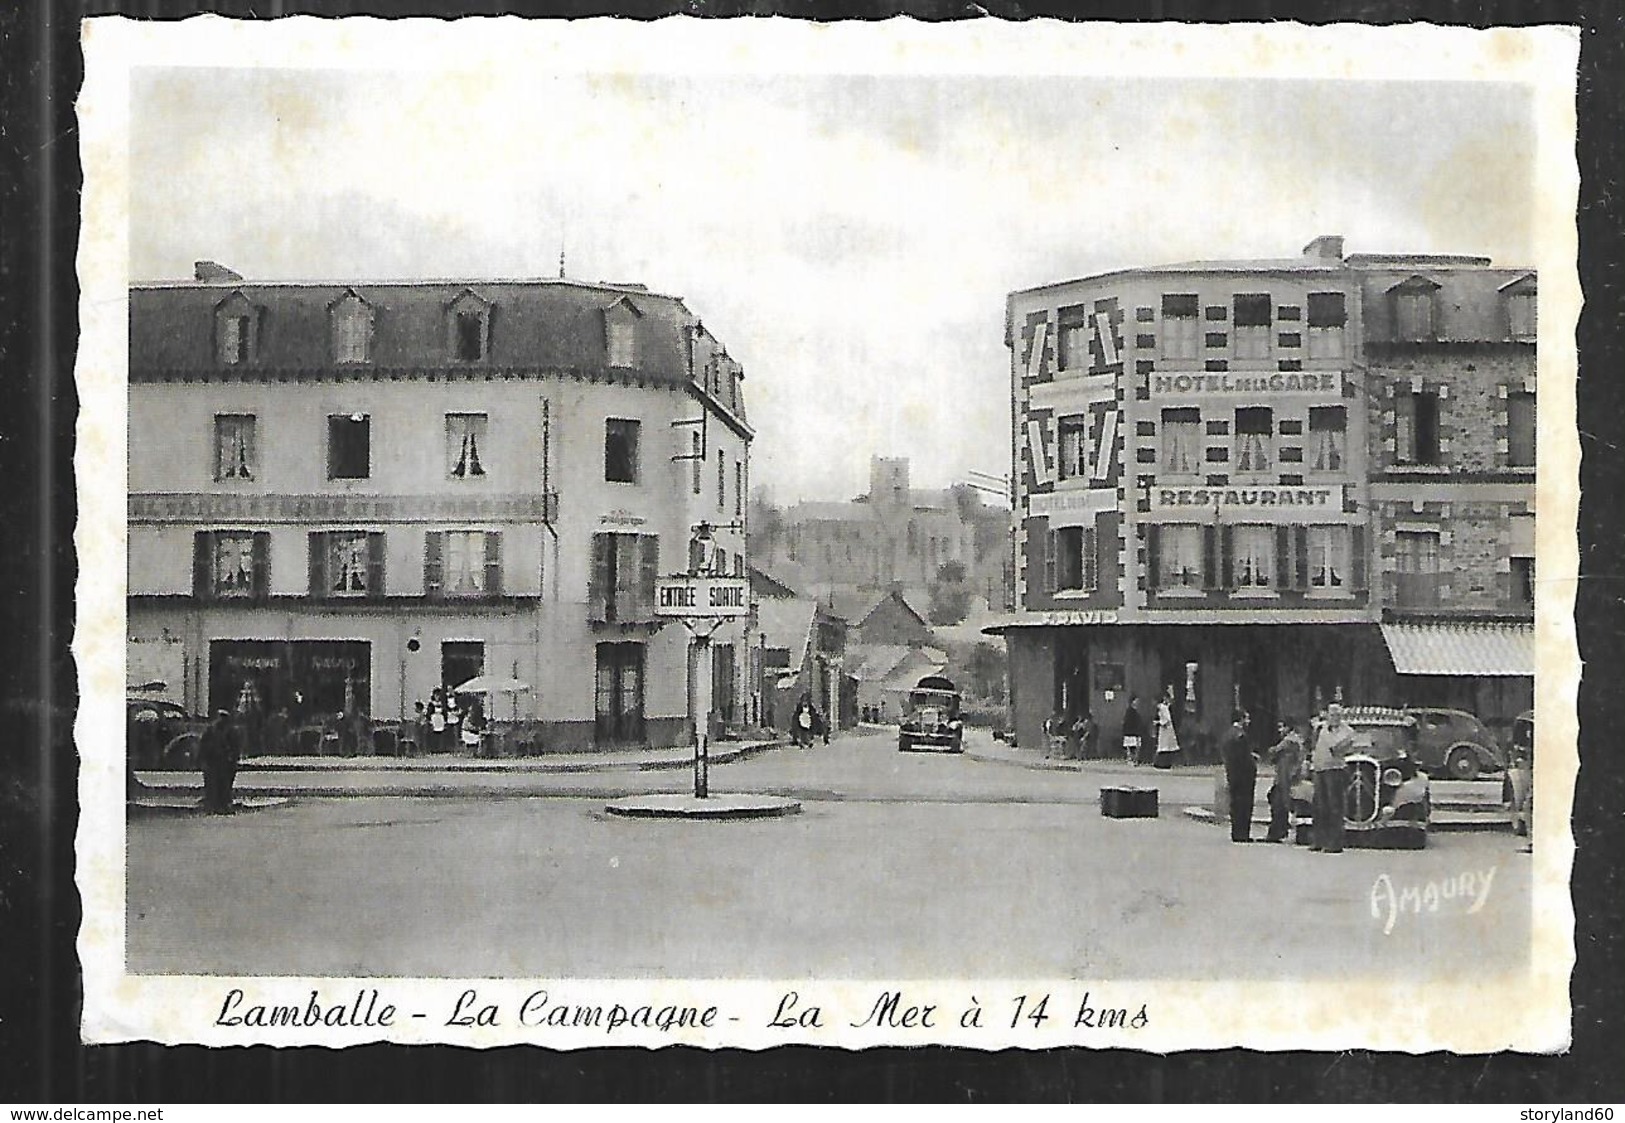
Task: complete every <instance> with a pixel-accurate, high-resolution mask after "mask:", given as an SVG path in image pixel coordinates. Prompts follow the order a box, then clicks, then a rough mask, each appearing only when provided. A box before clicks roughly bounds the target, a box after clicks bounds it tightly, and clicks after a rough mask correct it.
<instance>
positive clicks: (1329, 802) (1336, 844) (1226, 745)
mask: <svg viewBox="0 0 1625 1123" xmlns="http://www.w3.org/2000/svg"><path fill="white" fill-rule="evenodd" d="M1232 718H1233V720H1232V721H1231V724H1230V729H1229V731H1228V732H1227V733H1226V734H1225V736H1224V740H1223V743H1222V744H1221V746H1220V751H1221V759H1222V760H1223V762H1224V777H1225V784H1226V786H1227V788H1228V790H1229V801H1228V802H1229V808H1228V810H1229V815H1230V841H1232V842H1252V841H1253V837H1252V828H1253V792H1254V787H1255V785H1256V784H1257V781H1258V766H1259V764H1260V757H1261V756H1262V762H1263V763H1267V764H1268V765H1269V766H1270V767H1271V768H1272V769H1273V771H1274V776H1273V782H1272V783H1271V785H1270V789H1269V794H1268V797H1267V798H1268V800H1269V806H1270V825H1269V830H1268V831H1267V832H1266V834H1265V835H1264V841H1266V842H1285V841H1286V840H1287V836H1288V834H1289V833H1290V832H1291V828H1292V785H1293V783H1295V782H1296V781H1297V779H1298V776H1299V775H1300V774H1301V773H1302V772H1303V770H1304V769H1305V767H1307V768H1308V771H1309V772H1310V774H1311V776H1312V777H1313V780H1314V793H1315V794H1314V827H1313V830H1312V837H1311V845H1310V847H1309V849H1310V850H1313V851H1318V852H1321V853H1326V854H1338V853H1341V852H1342V850H1343V803H1344V797H1345V795H1346V793H1347V791H1348V771H1347V756H1348V753H1349V750H1350V749H1352V748H1353V746H1354V730H1353V728H1351V727H1350V726H1349V724H1348V722H1347V721H1345V720H1344V714H1343V707H1342V706H1341V705H1340V704H1338V703H1336V702H1333V703H1332V704H1331V705H1329V706H1327V707H1326V712H1325V714H1324V715H1323V716H1322V717H1320V718H1317V719H1315V720H1314V721H1311V722H1309V723H1307V724H1304V723H1300V722H1299V721H1297V720H1296V719H1293V718H1286V719H1284V720H1282V721H1281V722H1280V723H1279V724H1278V725H1277V727H1276V734H1277V738H1278V739H1277V740H1276V742H1275V744H1274V745H1272V746H1271V747H1270V748H1268V749H1267V750H1265V751H1264V752H1263V753H1262V754H1259V753H1257V752H1255V750H1254V748H1253V740H1252V735H1251V733H1250V731H1249V726H1250V725H1251V718H1250V717H1249V715H1248V713H1247V711H1246V710H1243V709H1238V710H1236V711H1235V713H1234V714H1233V715H1232Z"/></svg>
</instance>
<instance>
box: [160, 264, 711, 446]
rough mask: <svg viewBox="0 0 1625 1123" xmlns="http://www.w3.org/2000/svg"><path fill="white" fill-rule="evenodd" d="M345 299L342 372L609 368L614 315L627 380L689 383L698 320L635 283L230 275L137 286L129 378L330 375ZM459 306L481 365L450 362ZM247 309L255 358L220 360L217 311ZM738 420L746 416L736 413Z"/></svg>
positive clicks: (697, 373) (699, 356)
mask: <svg viewBox="0 0 1625 1123" xmlns="http://www.w3.org/2000/svg"><path fill="white" fill-rule="evenodd" d="M352 293H353V294H354V295H355V296H356V297H359V298H360V299H361V300H362V301H364V302H365V303H366V305H367V306H368V307H369V308H370V310H371V314H372V333H371V345H370V349H369V355H368V360H367V362H366V363H364V364H359V363H358V364H343V367H344V368H345V369H352V370H354V371H355V372H356V373H357V374H359V373H361V371H371V372H374V373H375V374H397V373H402V372H405V373H411V372H416V371H445V370H448V369H455V368H462V369H466V370H468V371H470V372H474V371H486V372H503V373H516V374H522V373H527V372H543V373H546V372H565V373H569V372H590V371H602V370H606V369H608V367H609V343H608V329H607V323H608V321H609V320H610V319H614V318H620V319H623V320H629V321H631V322H632V324H633V332H634V337H635V353H636V359H635V364H634V367H633V368H631V369H629V370H628V371H627V373H628V374H630V375H631V376H632V377H635V378H637V379H639V380H641V381H644V382H655V383H673V384H675V383H685V382H689V381H691V374H690V370H689V353H688V339H689V336H690V335H691V333H692V332H693V331H694V327H695V325H696V324H697V322H698V320H697V317H695V316H694V314H693V313H692V312H690V311H689V310H688V308H687V307H685V306H684V304H683V302H682V300H681V299H679V298H677V297H672V296H665V295H661V294H659V293H654V292H650V291H648V290H647V289H644V288H643V287H641V286H635V285H610V284H592V283H587V282H578V281H570V280H447V281H404V282H402V281H386V282H375V283H374V282H357V283H354V284H347V283H342V282H288V281H271V282H264V281H262V282H255V281H239V280H235V279H227V280H219V281H200V282H193V281H187V282H174V283H156V284H138V285H133V286H132V287H131V289H130V375H131V379H132V380H133V381H143V380H147V381H150V380H155V379H165V378H197V379H201V378H211V377H218V378H231V379H244V378H258V377H265V376H266V375H276V376H287V375H301V374H322V373H327V372H331V371H333V370H334V369H335V368H336V367H339V366H340V364H337V363H336V362H335V360H334V356H333V334H332V326H331V315H332V308H333V307H334V305H335V304H337V303H338V302H340V301H342V300H344V299H345V298H346V297H347V296H349V294H352ZM454 307H455V308H456V309H484V310H487V312H488V332H487V337H486V338H487V344H486V351H485V354H484V356H483V357H482V358H480V359H477V360H472V361H459V360H456V359H454V358H453V357H452V354H451V332H450V328H449V326H448V325H449V319H450V317H451V315H452V313H453V310H454ZM245 308H246V309H249V310H251V312H252V315H253V319H254V324H255V327H254V332H255V346H254V349H253V355H252V358H251V359H250V360H249V361H247V362H242V363H237V364H230V365H227V364H222V363H221V362H220V361H219V357H218V354H217V336H216V330H217V329H216V319H217V311H219V310H223V309H224V310H236V312H234V314H240V313H241V311H242V310H243V309H245ZM713 349H718V350H720V345H719V344H716V343H715V342H714V341H713V340H711V339H710V337H709V336H708V335H707V336H704V337H703V338H702V339H701V340H700V341H699V342H698V343H697V344H696V345H695V351H694V371H693V373H692V380H693V381H699V382H702V383H703V380H704V370H703V364H704V363H705V362H706V360H707V359H708V358H709V357H710V356H711V353H712V350H713ZM730 362H731V360H730ZM741 377H742V375H741ZM725 395H726V391H724V396H725ZM736 413H737V414H738V415H739V416H742V415H743V409H742V408H741V409H739V410H737V411H736Z"/></svg>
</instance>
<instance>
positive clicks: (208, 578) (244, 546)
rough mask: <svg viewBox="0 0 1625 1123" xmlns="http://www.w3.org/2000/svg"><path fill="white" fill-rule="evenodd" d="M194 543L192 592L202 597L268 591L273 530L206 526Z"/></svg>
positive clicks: (249, 596)
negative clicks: (226, 528) (208, 527)
mask: <svg viewBox="0 0 1625 1123" xmlns="http://www.w3.org/2000/svg"><path fill="white" fill-rule="evenodd" d="M192 545H193V568H192V592H193V595H194V596H196V597H197V598H198V599H199V600H239V599H257V598H261V597H264V596H265V595H266V593H267V586H268V583H269V574H270V546H271V536H270V534H268V533H267V532H265V531H263V530H261V531H249V530H203V531H198V532H197V534H196V535H195V536H194V537H193V543H192Z"/></svg>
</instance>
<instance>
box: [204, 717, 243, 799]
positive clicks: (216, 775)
mask: <svg viewBox="0 0 1625 1123" xmlns="http://www.w3.org/2000/svg"><path fill="white" fill-rule="evenodd" d="M237 755H238V746H237V732H236V730H234V729H233V728H232V725H231V715H230V714H229V713H228V712H227V711H225V710H216V711H215V713H214V717H213V718H212V719H210V721H209V724H208V725H207V726H205V727H204V729H203V732H202V733H201V734H199V736H198V764H199V766H200V767H201V768H202V770H203V809H204V810H205V811H207V812H209V814H211V815H229V814H231V806H232V796H231V788H232V785H233V784H234V783H235V782H236V779H237Z"/></svg>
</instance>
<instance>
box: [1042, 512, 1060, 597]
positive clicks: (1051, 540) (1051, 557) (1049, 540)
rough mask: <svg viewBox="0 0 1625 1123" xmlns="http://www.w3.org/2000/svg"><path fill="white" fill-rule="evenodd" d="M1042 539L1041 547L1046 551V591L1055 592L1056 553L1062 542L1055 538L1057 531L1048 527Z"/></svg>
mask: <svg viewBox="0 0 1625 1123" xmlns="http://www.w3.org/2000/svg"><path fill="white" fill-rule="evenodd" d="M1040 541H1041V542H1042V543H1043V545H1042V547H1041V549H1042V550H1043V551H1044V592H1046V593H1054V592H1055V561H1056V558H1055V554H1056V551H1057V549H1058V548H1059V546H1060V543H1059V542H1057V541H1056V539H1055V532H1054V531H1053V530H1050V529H1048V528H1047V527H1046V528H1045V530H1044V534H1043V537H1042V539H1041V540H1040Z"/></svg>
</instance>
